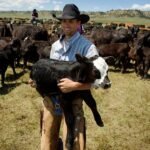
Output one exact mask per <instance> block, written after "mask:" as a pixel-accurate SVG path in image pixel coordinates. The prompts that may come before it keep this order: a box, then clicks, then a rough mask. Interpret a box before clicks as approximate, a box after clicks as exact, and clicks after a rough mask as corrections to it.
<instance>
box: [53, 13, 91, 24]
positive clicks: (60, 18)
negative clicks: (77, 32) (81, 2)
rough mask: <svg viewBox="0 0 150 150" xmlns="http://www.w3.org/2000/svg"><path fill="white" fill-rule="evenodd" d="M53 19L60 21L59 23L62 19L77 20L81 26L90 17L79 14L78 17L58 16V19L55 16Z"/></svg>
mask: <svg viewBox="0 0 150 150" xmlns="http://www.w3.org/2000/svg"><path fill="white" fill-rule="evenodd" d="M53 17H54V18H56V19H58V20H60V21H61V20H63V19H69V20H71V19H78V20H80V21H81V23H82V24H84V23H86V22H88V21H89V20H90V17H89V16H88V15H86V14H81V15H80V16H79V17H73V16H67V15H65V16H59V17H57V16H56V15H53Z"/></svg>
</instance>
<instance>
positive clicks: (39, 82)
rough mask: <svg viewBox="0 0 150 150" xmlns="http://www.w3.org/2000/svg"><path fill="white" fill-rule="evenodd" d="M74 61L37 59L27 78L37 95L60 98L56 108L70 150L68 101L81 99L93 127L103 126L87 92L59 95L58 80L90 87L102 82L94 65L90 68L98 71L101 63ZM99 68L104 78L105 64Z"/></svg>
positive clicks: (71, 138)
mask: <svg viewBox="0 0 150 150" xmlns="http://www.w3.org/2000/svg"><path fill="white" fill-rule="evenodd" d="M76 59H77V62H66V61H57V60H49V59H47V60H46V59H45V60H44V59H41V60H39V61H38V62H37V63H35V64H34V65H33V68H32V70H31V74H30V78H31V79H32V80H34V82H35V84H36V89H37V91H38V92H39V93H40V94H41V95H42V96H43V97H44V96H47V95H48V96H52V95H53V94H57V95H60V104H61V106H62V109H63V112H64V115H65V119H66V124H67V128H68V133H67V144H68V145H69V146H68V147H71V149H72V147H73V142H74V135H73V130H74V129H73V124H74V117H73V112H72V101H73V100H74V99H76V98H81V99H83V100H84V101H85V103H86V104H87V105H88V106H89V107H90V108H91V110H92V112H93V115H94V118H95V121H96V123H97V125H99V126H103V122H102V120H101V117H100V115H99V113H98V111H97V107H96V102H95V100H94V98H93V96H92V95H91V92H90V90H82V91H73V92H70V93H62V92H61V91H60V89H59V88H58V86H57V83H58V82H59V80H60V79H61V78H64V77H67V78H70V79H72V80H74V81H78V82H82V83H93V82H94V81H95V82H94V84H93V86H94V87H95V86H96V87H100V86H101V84H102V83H103V81H101V80H100V72H99V69H96V67H94V66H95V65H93V64H97V66H98V67H99V68H100V66H99V65H98V63H97V62H99V61H101V60H100V59H98V58H97V59H96V60H94V61H93V63H92V61H89V60H88V59H87V58H86V57H81V56H80V55H77V54H76ZM98 60H99V61H98ZM101 62H103V61H101ZM101 66H102V67H103V69H101V71H102V75H103V76H104V77H106V75H107V73H106V72H107V71H106V70H107V69H108V66H107V65H106V64H102V65H101ZM96 79H97V81H96ZM103 80H104V79H103ZM109 83H110V82H109Z"/></svg>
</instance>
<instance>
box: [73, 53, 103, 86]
mask: <svg viewBox="0 0 150 150" xmlns="http://www.w3.org/2000/svg"><path fill="white" fill-rule="evenodd" d="M75 57H76V60H77V62H78V63H79V66H80V69H79V72H78V75H77V77H78V81H79V82H83V83H92V82H94V81H95V80H96V79H100V77H101V75H100V71H99V70H98V69H97V68H96V67H95V66H94V64H93V62H92V61H90V60H89V59H88V58H86V57H84V56H81V55H79V54H76V55H75Z"/></svg>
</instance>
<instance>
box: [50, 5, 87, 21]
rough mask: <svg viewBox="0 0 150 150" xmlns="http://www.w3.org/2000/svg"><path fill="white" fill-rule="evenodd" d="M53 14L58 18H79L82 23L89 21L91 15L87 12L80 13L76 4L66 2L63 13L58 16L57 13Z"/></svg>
mask: <svg viewBox="0 0 150 150" xmlns="http://www.w3.org/2000/svg"><path fill="white" fill-rule="evenodd" d="M52 16H53V17H54V18H56V19H58V20H63V19H69V20H70V19H78V20H80V21H81V23H82V24H84V23H86V22H88V21H89V19H90V17H89V16H88V15H86V14H80V11H79V9H78V7H77V6H76V5H75V4H66V5H65V6H64V9H63V12H62V15H61V16H59V17H57V16H56V15H55V14H52Z"/></svg>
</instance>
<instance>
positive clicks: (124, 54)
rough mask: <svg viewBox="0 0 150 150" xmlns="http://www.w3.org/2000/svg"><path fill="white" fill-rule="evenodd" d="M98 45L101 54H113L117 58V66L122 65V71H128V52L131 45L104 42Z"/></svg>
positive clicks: (103, 55)
mask: <svg viewBox="0 0 150 150" xmlns="http://www.w3.org/2000/svg"><path fill="white" fill-rule="evenodd" d="M97 47H98V52H99V55H100V56H102V57H105V56H113V57H114V58H116V62H115V66H118V65H121V68H122V69H121V72H122V73H124V72H125V71H126V68H127V62H128V52H129V51H130V47H129V45H128V44H127V43H110V44H102V45H100V46H97Z"/></svg>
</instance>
